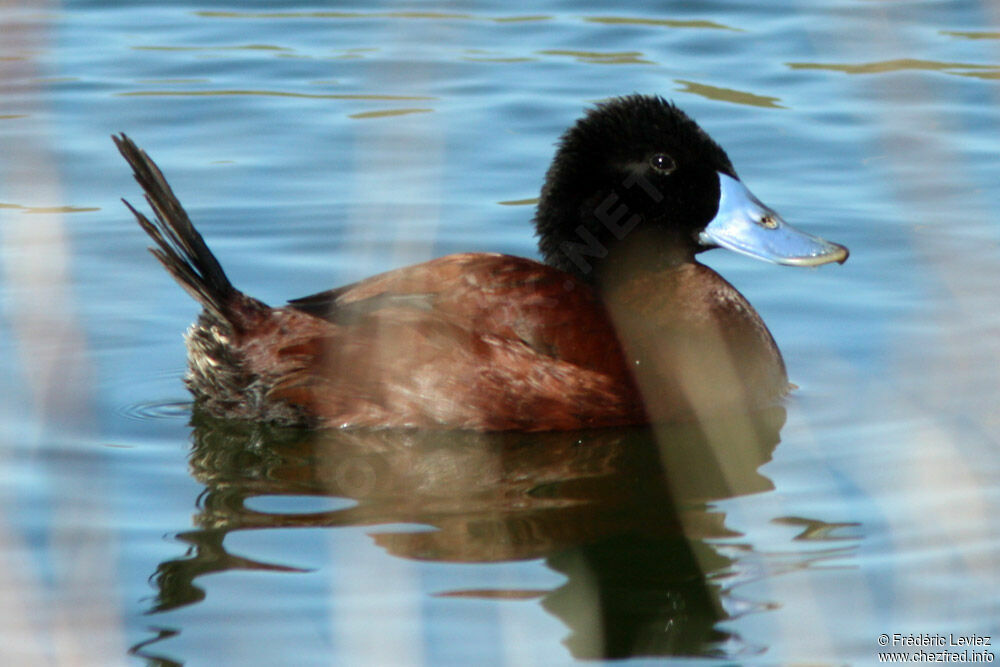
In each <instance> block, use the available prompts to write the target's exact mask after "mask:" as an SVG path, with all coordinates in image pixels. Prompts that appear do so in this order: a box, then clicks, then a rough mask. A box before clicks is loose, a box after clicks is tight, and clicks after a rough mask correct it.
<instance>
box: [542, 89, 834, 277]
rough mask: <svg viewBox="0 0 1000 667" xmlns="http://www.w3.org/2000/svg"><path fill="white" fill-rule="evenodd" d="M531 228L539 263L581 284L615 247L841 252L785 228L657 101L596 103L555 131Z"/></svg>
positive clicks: (709, 145) (685, 252)
mask: <svg viewBox="0 0 1000 667" xmlns="http://www.w3.org/2000/svg"><path fill="white" fill-rule="evenodd" d="M535 225H536V229H537V232H538V236H539V247H540V249H541V251H542V255H543V256H544V257H545V260H546V262H547V263H549V264H550V265H552V266H555V267H558V268H560V269H563V270H565V271H568V272H570V273H574V274H576V275H577V276H579V277H581V278H583V279H585V280H588V281H594V280H595V279H596V273H597V269H599V267H601V266H602V265H606V264H607V263H608V260H609V259H614V257H615V254H616V251H620V250H621V249H622V248H628V247H633V248H634V247H636V246H637V245H638V246H643V249H644V252H646V253H647V254H648V253H649V246H650V245H653V246H655V252H656V253H658V254H659V255H660V256H662V261H664V262H670V263H676V262H684V261H691V260H692V259H693V257H694V255H695V253H697V252H700V251H702V250H707V249H708V248H711V247H715V246H724V247H727V248H730V249H732V250H736V251H737V252H742V253H744V254H748V255H752V256H755V257H758V258H760V259H766V260H769V261H773V262H779V263H784V264H797V265H816V264H824V263H827V262H831V261H840V262H843V261H844V260H845V259H846V258H847V249H846V248H844V247H843V246H839V245H837V244H832V243H828V242H826V241H823V240H822V239H818V238H816V237H814V236H810V235H807V234H804V233H801V232H797V231H796V230H794V229H792V228H791V227H789V226H788V225H787V224H786V223H785V222H784V221H782V220H781V218H780V217H779V216H778V215H777V213H775V212H774V211H772V210H771V209H769V208H768V207H766V206H764V204H762V203H761V202H760V201H759V200H757V199H756V198H755V197H754V196H753V195H752V194H751V193H750V192H749V190H747V189H746V188H745V187H744V186H743V184H742V182H741V181H740V180H739V177H738V176H737V175H736V170H735V169H734V168H733V165H732V162H730V160H729V157H728V156H727V155H726V152H725V151H724V150H722V148H721V147H720V146H719V145H718V144H717V143H715V142H714V141H713V140H712V138H711V137H709V136H708V134H706V133H705V132H704V131H703V130H702V129H701V128H700V127H698V124H697V123H695V122H694V121H693V120H691V118H689V117H688V116H687V114H685V113H684V112H683V111H681V110H680V109H678V108H677V107H676V106H674V105H673V104H671V103H670V102H667V101H666V100H664V99H662V98H660V97H654V96H646V95H629V96H627V97H619V98H615V99H613V100H611V101H608V102H604V103H601V104H599V105H597V106H596V107H595V108H593V109H591V110H589V111H588V112H587V114H586V115H585V116H584V117H583V118H581V119H580V120H579V121H577V123H576V124H575V125H574V126H573V127H571V128H570V129H569V130H568V131H567V132H566V133H565V134H564V135H563V137H562V140H561V141H560V143H559V148H558V150H557V152H556V156H555V158H554V160H553V162H552V166H551V167H550V168H549V171H548V174H547V175H546V179H545V185H544V187H543V188H542V194H541V199H540V200H539V203H538V212H537V214H536V217H535Z"/></svg>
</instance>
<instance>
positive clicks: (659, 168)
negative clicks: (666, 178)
mask: <svg viewBox="0 0 1000 667" xmlns="http://www.w3.org/2000/svg"><path fill="white" fill-rule="evenodd" d="M649 166H650V167H652V168H653V169H654V170H655V171H656V172H658V173H660V174H669V173H670V172H672V171H673V170H674V169H676V168H677V163H676V162H674V159H673V158H672V157H670V156H669V155H667V154H666V153H657V154H656V155H654V156H653V157H651V158H649Z"/></svg>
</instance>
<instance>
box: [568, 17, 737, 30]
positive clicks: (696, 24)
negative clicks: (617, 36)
mask: <svg viewBox="0 0 1000 667" xmlns="http://www.w3.org/2000/svg"><path fill="white" fill-rule="evenodd" d="M583 20H584V21H586V22H587V23H603V24H606V25H639V26H662V27H665V28H701V29H708V30H732V31H733V32H744V30H743V29H742V28H733V27H732V26H728V25H725V24H724V23H716V22H715V21H699V20H688V21H681V20H674V19H644V18H633V17H627V16H585V17H584V19H583Z"/></svg>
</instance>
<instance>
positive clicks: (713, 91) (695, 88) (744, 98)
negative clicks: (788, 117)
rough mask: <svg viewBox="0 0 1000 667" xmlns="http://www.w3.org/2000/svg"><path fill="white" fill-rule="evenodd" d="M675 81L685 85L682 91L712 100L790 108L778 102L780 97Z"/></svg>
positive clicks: (680, 80) (764, 106) (679, 80)
mask: <svg viewBox="0 0 1000 667" xmlns="http://www.w3.org/2000/svg"><path fill="white" fill-rule="evenodd" d="M675 82H676V83H679V84H682V85H683V86H684V88H681V89H680V90H681V92H685V93H692V94H694V95H700V96H701V97H704V98H707V99H710V100H718V101H720V102H731V103H732V104H744V105H746V106H752V107H763V108H766V109H787V108H788V107H785V106H782V105H780V104H778V102H779V101H780V100H781V98H780V97H769V96H767V95H755V94H754V93H747V92H744V91H742V90H733V89H732V88H719V87H717V86H708V85H705V84H703V83H695V82H694V81H684V80H682V79H675Z"/></svg>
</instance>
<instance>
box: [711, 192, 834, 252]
mask: <svg viewBox="0 0 1000 667" xmlns="http://www.w3.org/2000/svg"><path fill="white" fill-rule="evenodd" d="M719 186H720V191H721V195H720V196H719V212H718V213H716V214H715V217H714V218H713V219H712V221H711V222H710V223H708V225H707V226H706V227H705V229H704V230H703V231H702V232H701V234H700V235H699V236H698V240H699V241H700V242H701V243H702V244H703V245H705V246H708V247H713V246H719V247H722V248H727V249H729V250H732V251H734V252H738V253H742V254H744V255H749V256H750V257H756V258H757V259H763V260H765V261H768V262H774V263H776V264H790V265H792V266H819V265H820V264H828V263H829V262H840V263H841V264H843V263H844V262H845V261H847V255H848V251H847V248H845V247H844V246H842V245H840V244H839V243H831V242H829V241H825V240H823V239H821V238H819V237H818V236H813V235H812V234H807V233H805V232H800V231H799V230H797V229H795V228H794V227H792V226H791V225H789V224H788V223H787V222H785V221H784V220H782V219H781V216H780V215H778V214H777V213H775V212H774V211H773V210H771V209H770V208H768V207H767V206H765V205H764V204H763V203H762V202H761V201H760V200H759V199H757V198H756V197H754V196H753V193H752V192H750V190H748V189H747V187H746V186H745V185H743V183H741V182H740V181H738V180H737V179H735V178H733V177H731V176H727V175H725V174H721V173H720V174H719Z"/></svg>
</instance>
